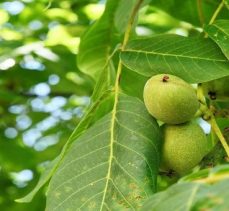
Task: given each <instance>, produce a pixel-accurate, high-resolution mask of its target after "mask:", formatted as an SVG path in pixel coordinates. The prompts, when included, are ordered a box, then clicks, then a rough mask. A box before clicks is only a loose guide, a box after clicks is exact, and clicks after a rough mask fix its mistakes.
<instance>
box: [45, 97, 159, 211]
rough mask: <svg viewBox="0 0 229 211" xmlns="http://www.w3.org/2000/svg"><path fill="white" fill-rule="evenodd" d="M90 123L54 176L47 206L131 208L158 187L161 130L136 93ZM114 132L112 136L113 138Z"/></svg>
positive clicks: (84, 208)
mask: <svg viewBox="0 0 229 211" xmlns="http://www.w3.org/2000/svg"><path fill="white" fill-rule="evenodd" d="M111 121H112V115H111V113H109V114H107V115H106V116H104V117H103V118H102V119H101V120H99V121H98V122H97V123H96V124H95V125H94V126H92V127H91V128H90V129H88V130H87V131H86V132H85V133H84V134H83V135H82V136H81V137H79V139H78V141H76V142H74V143H73V144H72V147H71V149H70V150H69V152H68V154H67V155H66V157H65V158H64V160H63V162H62V163H61V165H60V166H59V168H58V170H57V171H56V173H55V175H54V176H53V177H52V179H51V182H50V186H49V190H48V195H47V210H67V209H68V210H77V209H81V210H89V209H90V208H91V209H93V210H95V211H96V210H102V209H109V210H125V209H127V208H129V209H130V210H135V209H136V208H138V207H139V206H141V204H142V203H143V201H144V200H145V199H146V198H148V196H149V195H150V194H152V193H153V192H155V190H156V176H157V171H158V167H159V159H160V158H159V156H160V155H159V154H160V152H159V150H160V131H159V127H158V125H157V123H156V121H155V120H154V119H153V118H152V117H151V116H150V115H149V114H148V112H147V111H146V109H145V107H144V104H143V103H142V102H141V101H140V100H138V99H137V98H133V97H128V96H122V97H120V99H119V102H118V107H117V113H116V115H115V124H114V128H112V126H111V125H112V124H111ZM111 133H114V140H113V139H112V138H111V137H112V135H111Z"/></svg>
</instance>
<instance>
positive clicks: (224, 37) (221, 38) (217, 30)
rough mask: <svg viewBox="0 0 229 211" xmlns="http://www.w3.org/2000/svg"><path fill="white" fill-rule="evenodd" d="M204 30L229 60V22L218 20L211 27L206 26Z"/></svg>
mask: <svg viewBox="0 0 229 211" xmlns="http://www.w3.org/2000/svg"><path fill="white" fill-rule="evenodd" d="M204 30H205V31H206V32H207V34H208V35H209V37H210V38H211V39H212V40H213V41H215V42H216V44H217V45H218V46H219V47H220V48H221V50H222V52H223V53H224V55H225V56H226V57H227V59H229V20H217V21H215V22H214V23H213V24H211V25H206V26H205V27H204Z"/></svg>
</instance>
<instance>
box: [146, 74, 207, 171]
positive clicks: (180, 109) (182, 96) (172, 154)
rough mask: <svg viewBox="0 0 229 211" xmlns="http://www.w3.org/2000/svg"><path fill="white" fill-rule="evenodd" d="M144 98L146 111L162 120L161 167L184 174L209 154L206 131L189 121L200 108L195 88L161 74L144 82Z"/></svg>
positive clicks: (178, 79)
mask: <svg viewBox="0 0 229 211" xmlns="http://www.w3.org/2000/svg"><path fill="white" fill-rule="evenodd" d="M143 97H144V102H145V105H146V108H147V110H148V111H149V113H150V114H151V115H152V116H153V117H155V118H156V119H157V120H160V121H162V122H164V123H165V124H164V125H162V130H163V147H162V167H163V169H165V170H173V171H175V172H176V173H178V174H180V175H182V174H185V173H187V172H188V171H190V170H191V169H192V168H193V167H195V166H196V165H197V164H198V163H199V162H200V161H201V160H202V158H203V157H204V156H205V155H206V154H207V153H208V142H207V138H206V135H205V133H204V132H203V130H202V129H201V127H200V126H199V125H198V124H197V123H195V122H194V121H191V120H192V118H193V117H194V115H195V113H196V112H197V110H198V108H199V101H198V99H197V95H196V92H195V89H194V88H193V87H192V86H191V85H190V84H188V83H187V82H185V81H184V80H182V79H180V78H178V77H176V76H174V75H169V74H160V75H156V76H153V77H152V78H150V79H149V80H148V81H147V83H146V84H145V87H144V95H143Z"/></svg>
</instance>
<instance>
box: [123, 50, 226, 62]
mask: <svg viewBox="0 0 229 211" xmlns="http://www.w3.org/2000/svg"><path fill="white" fill-rule="evenodd" d="M128 52H133V53H142V54H152V55H160V56H172V57H181V58H188V59H197V60H206V61H211V62H227V60H226V59H225V60H221V59H210V58H203V57H196V56H185V55H179V54H169V53H159V52H155V51H151V52H148V51H147V52H146V51H141V50H132V49H128V50H125V51H124V52H123V53H128Z"/></svg>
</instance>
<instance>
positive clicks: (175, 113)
mask: <svg viewBox="0 0 229 211" xmlns="http://www.w3.org/2000/svg"><path fill="white" fill-rule="evenodd" d="M143 97H144V102H145V105H146V108H147V110H148V111H149V113H150V114H151V115H152V116H154V117H155V118H156V119H158V120H161V121H162V122H165V123H168V124H180V123H184V122H187V121H189V120H190V119H192V118H193V116H194V115H195V113H196V111H197V110H198V108H199V102H198V100H197V96H196V92H195V89H194V88H193V87H192V86H191V85H190V84H188V83H187V82H185V81H184V80H182V79H181V78H178V77H176V76H174V75H169V74H160V75H156V76H153V77H151V78H150V79H149V80H148V81H147V82H146V84H145V87H144V94H143Z"/></svg>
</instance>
